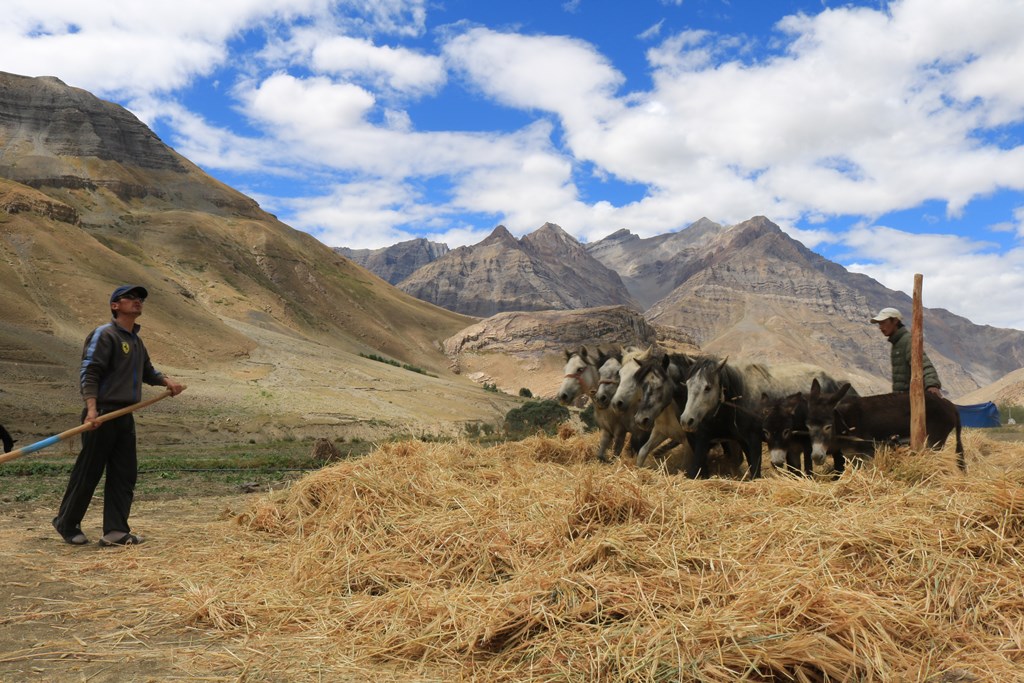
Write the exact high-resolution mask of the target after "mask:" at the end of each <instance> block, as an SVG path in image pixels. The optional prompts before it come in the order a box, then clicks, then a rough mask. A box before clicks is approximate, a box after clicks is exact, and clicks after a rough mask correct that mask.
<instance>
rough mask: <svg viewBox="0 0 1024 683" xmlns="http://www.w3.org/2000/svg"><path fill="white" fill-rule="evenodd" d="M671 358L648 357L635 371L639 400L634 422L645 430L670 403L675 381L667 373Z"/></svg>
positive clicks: (651, 425) (649, 427)
mask: <svg viewBox="0 0 1024 683" xmlns="http://www.w3.org/2000/svg"><path fill="white" fill-rule="evenodd" d="M670 364H671V359H670V358H669V357H668V356H662V357H661V358H648V359H646V360H643V361H641V362H640V367H639V369H638V370H637V373H636V381H637V385H638V386H639V387H640V402H639V404H638V405H637V409H636V418H635V419H636V423H637V425H638V426H640V427H641V428H643V429H645V430H650V429H651V428H653V426H654V421H655V420H657V419H658V416H659V415H661V413H662V411H664V410H665V409H666V408H668V406H669V404H670V403H672V398H673V395H674V394H675V384H676V383H675V382H674V381H673V380H672V378H671V376H670V374H669V367H670Z"/></svg>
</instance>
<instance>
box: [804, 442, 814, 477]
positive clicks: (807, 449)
mask: <svg viewBox="0 0 1024 683" xmlns="http://www.w3.org/2000/svg"><path fill="white" fill-rule="evenodd" d="M801 448H802V450H803V454H804V474H805V475H807V476H808V477H811V478H813V477H814V458H812V457H811V451H812V448H811V441H810V439H808V440H807V441H806V442H805V443H804V444H803V446H801Z"/></svg>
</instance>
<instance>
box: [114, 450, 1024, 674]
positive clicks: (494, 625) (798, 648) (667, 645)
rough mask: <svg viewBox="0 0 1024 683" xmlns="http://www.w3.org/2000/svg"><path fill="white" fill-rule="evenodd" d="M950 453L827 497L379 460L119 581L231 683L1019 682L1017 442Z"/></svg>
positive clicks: (291, 493)
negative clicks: (963, 454) (226, 657)
mask: <svg viewBox="0 0 1024 683" xmlns="http://www.w3.org/2000/svg"><path fill="white" fill-rule="evenodd" d="M966 442H967V447H968V467H969V476H967V477H966V478H965V477H963V476H961V475H960V474H958V473H957V472H956V470H955V466H953V465H952V463H953V453H952V449H951V445H947V447H946V449H945V450H944V451H942V452H941V453H939V454H931V453H929V454H925V455H914V454H911V453H909V452H907V451H905V450H903V451H890V452H886V453H884V454H880V455H879V457H878V459H877V461H876V462H875V463H874V465H873V466H866V467H864V468H860V469H855V470H852V471H850V472H848V473H847V474H846V475H844V476H843V478H842V479H840V480H839V481H837V482H833V481H831V480H825V479H822V480H817V481H807V480H802V479H797V478H793V477H789V476H771V475H770V476H769V477H767V478H766V479H763V480H760V481H757V482H740V481H731V480H724V479H711V480H707V481H697V482H694V481H689V480H686V479H684V478H682V477H666V476H665V475H663V474H661V473H659V472H654V471H650V470H646V469H644V470H637V469H635V468H633V467H631V466H629V464H628V463H619V464H617V465H612V466H607V465H599V464H597V463H594V462H593V461H592V457H591V454H592V453H593V450H594V446H595V437H594V436H592V435H587V436H579V435H576V434H575V433H573V432H572V430H569V431H567V432H566V433H563V434H562V436H560V437H543V436H537V437H534V438H530V439H526V440H524V441H522V442H518V443H509V444H504V445H500V446H496V447H493V448H487V449H482V448H479V447H476V446H474V445H471V444H468V443H456V444H437V443H421V442H414V441H409V442H401V443H394V444H388V445H385V446H382V447H380V448H379V449H378V450H377V451H375V452H374V453H372V454H370V455H369V456H367V457H365V458H361V459H358V460H351V461H345V462H341V463H339V464H336V465H333V466H330V467H328V468H325V469H323V470H320V471H318V472H315V473H313V474H310V475H309V476H306V477H305V478H303V479H302V480H300V481H298V482H297V483H295V484H294V485H293V486H292V487H290V488H289V489H287V490H284V491H280V492H277V493H274V494H270V495H266V496H263V497H261V498H260V499H258V500H255V501H252V502H251V504H250V505H248V507H247V508H246V509H245V510H244V511H242V512H241V513H240V514H238V515H236V516H235V517H234V518H233V519H234V522H235V524H234V525H232V526H231V527H229V528H228V530H227V531H224V529H223V527H221V529H222V533H223V534H224V538H223V539H221V540H217V539H210V540H209V543H208V544H195V545H194V546H193V547H191V549H190V550H189V551H187V552H185V551H181V552H182V554H183V556H182V557H180V558H179V561H178V563H177V564H176V565H175V566H176V567H177V568H178V569H177V570H176V571H172V569H171V568H170V567H168V566H166V564H160V563H157V562H152V561H150V562H146V561H139V563H138V566H136V567H134V568H133V569H132V572H133V576H138V580H139V581H140V582H142V583H143V584H144V585H147V586H150V587H151V589H152V590H153V591H154V597H153V598H152V601H151V602H150V603H148V606H147V607H146V608H145V609H144V610H142V613H141V614H140V615H139V616H138V618H139V619H143V622H144V626H142V627H140V629H138V631H139V632H141V633H145V632H146V631H147V630H149V631H151V632H159V631H161V630H163V629H168V628H181V627H185V628H187V629H188V630H189V631H191V632H193V633H195V634H199V635H197V636H196V638H197V639H198V640H199V641H202V642H204V643H206V644H205V645H204V647H207V648H209V649H210V650H213V649H214V645H213V644H214V643H221V644H222V647H224V648H225V649H231V651H233V652H235V653H237V654H236V655H235V656H236V657H238V659H239V662H242V661H244V664H240V663H239V664H237V666H238V668H239V669H241V670H242V675H240V677H239V678H240V679H241V680H320V679H321V677H322V679H323V680H416V681H434V680H437V681H441V680H480V681H527V680H546V681H723V682H724V681H737V680H748V681H1014V680H1016V681H1021V680H1024V674H1022V673H1021V672H1022V671H1024V593H1022V583H1021V580H1022V576H1024V574H1022V569H1024V568H1022V559H1024V552H1022V551H1024V445H1017V444H998V445H993V444H994V442H990V441H988V440H987V439H985V438H984V437H982V436H979V435H976V434H975V433H971V434H969V435H968V437H967V439H966ZM982 451H986V452H987V453H988V455H986V456H984V457H982V456H980V455H978V454H979V453H980V452H982ZM769 469H770V467H769ZM219 524H220V525H225V524H230V523H229V522H220V523H219ZM143 548H145V546H143ZM140 609H141V608H140ZM204 661H206V660H205V659H203V658H201V657H198V656H197V659H196V662H199V663H201V662H204ZM199 663H197V664H196V666H197V667H199V666H200V664H199ZM207 673H209V672H207Z"/></svg>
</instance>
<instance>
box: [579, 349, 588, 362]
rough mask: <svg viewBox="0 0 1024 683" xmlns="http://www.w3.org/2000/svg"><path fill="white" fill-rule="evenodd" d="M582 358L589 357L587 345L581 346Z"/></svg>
mask: <svg viewBox="0 0 1024 683" xmlns="http://www.w3.org/2000/svg"><path fill="white" fill-rule="evenodd" d="M580 358H582V359H583V360H586V359H587V347H586V346H581V347H580Z"/></svg>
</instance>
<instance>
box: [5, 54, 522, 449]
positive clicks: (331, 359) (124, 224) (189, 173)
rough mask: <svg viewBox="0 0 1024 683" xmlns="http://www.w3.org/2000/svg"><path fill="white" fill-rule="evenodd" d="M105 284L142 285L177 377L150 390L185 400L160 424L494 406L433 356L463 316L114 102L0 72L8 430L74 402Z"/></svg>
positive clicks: (57, 418) (342, 422) (40, 425)
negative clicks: (268, 207)
mask: <svg viewBox="0 0 1024 683" xmlns="http://www.w3.org/2000/svg"><path fill="white" fill-rule="evenodd" d="M124 282H133V283H140V284H144V285H146V286H147V287H148V288H149V291H150V298H149V301H148V302H147V307H146V309H145V314H144V316H143V318H142V319H141V320H140V323H141V324H142V325H143V335H144V338H145V340H146V343H147V346H148V347H149V349H150V352H151V353H152V355H153V357H154V359H155V360H156V361H157V364H158V366H159V367H161V368H163V369H165V370H167V371H168V372H170V373H172V374H174V375H176V376H179V377H180V378H181V379H183V380H184V381H185V383H186V384H189V385H190V389H189V391H188V392H187V393H186V394H184V395H183V397H182V400H175V401H168V402H165V404H163V405H162V406H161V411H160V414H161V415H165V416H167V415H174V414H175V413H177V412H180V413H181V415H183V416H185V415H187V417H188V419H189V421H188V423H187V428H185V429H182V428H181V427H180V425H181V424H182V422H181V421H180V420H179V421H177V422H176V423H175V424H176V425H177V426H174V425H171V424H170V423H168V425H167V426H166V429H167V430H168V432H173V433H174V434H176V435H177V438H182V437H183V436H184V435H186V434H187V435H190V436H197V435H198V436H203V437H208V438H211V439H223V438H238V434H242V433H244V434H246V435H252V437H253V438H264V437H269V436H275V435H277V436H280V435H282V434H291V435H292V436H302V435H313V434H316V435H324V434H322V432H323V430H326V429H332V430H333V433H332V434H328V436H336V435H338V434H339V433H340V434H344V433H345V431H344V430H349V433H353V434H355V433H358V432H359V430H361V429H364V428H367V427H368V426H369V425H373V426H374V429H375V431H376V434H372V435H371V434H362V436H376V435H378V434H379V432H380V430H382V429H383V430H387V429H400V430H408V429H411V428H415V429H418V430H420V429H423V430H428V431H430V430H438V429H441V430H444V429H446V428H448V427H452V426H454V427H455V428H457V425H459V424H461V423H462V422H463V421H464V420H473V421H479V420H482V419H488V420H493V419H495V418H499V419H500V416H502V415H504V412H505V410H507V407H504V406H505V405H506V404H507V405H514V402H512V401H507V400H506V398H505V397H502V396H497V395H487V396H485V397H481V396H480V394H481V393H482V391H481V389H480V388H479V387H478V386H476V385H473V384H472V383H471V382H469V381H467V380H465V378H462V377H459V376H457V375H454V374H452V373H451V372H450V371H449V369H448V363H449V361H448V359H447V358H446V357H445V356H444V355H443V354H442V352H441V349H440V345H441V341H442V340H444V339H446V338H448V337H450V336H451V335H452V334H454V333H455V332H457V331H458V330H460V329H462V328H464V327H465V326H467V325H468V324H470V323H472V322H473V319H472V318H468V317H466V316H463V315H460V314H457V313H453V312H451V311H447V310H444V309H440V308H437V307H435V306H432V305H430V304H427V303H424V302H423V301H421V300H418V299H416V298H413V297H411V296H409V295H407V294H405V293H403V292H401V291H400V290H398V289H396V288H395V287H393V286H391V285H390V284H388V283H386V282H384V281H383V280H381V279H380V278H378V277H377V276H375V275H373V274H371V273H370V272H368V271H367V270H366V269H364V268H362V267H360V266H358V265H356V264H355V263H353V262H351V261H349V260H348V259H345V258H343V257H341V256H339V255H338V254H335V253H334V252H332V251H331V249H329V248H328V247H326V246H324V245H323V244H321V243H320V242H318V241H317V240H316V239H314V238H313V237H311V236H310V235H308V234H306V233H303V232H300V231H297V230H294V229H292V228H290V227H289V226H287V225H285V224H283V223H281V222H280V221H278V220H277V219H276V218H275V217H274V216H272V215H270V214H268V213H266V212H264V211H262V210H261V209H260V208H259V206H258V205H257V203H256V202H255V201H253V200H252V199H250V198H248V197H246V196H245V195H243V194H241V193H239V192H237V191H235V190H233V189H232V188H230V187H228V186H226V185H224V184H223V183H220V182H218V181H217V180H215V179H213V178H211V177H210V176H208V175H207V174H206V173H204V172H203V171H202V170H200V169H199V168H198V167H196V166H195V165H194V164H192V163H191V162H189V161H188V160H187V159H185V158H184V157H182V156H180V155H179V154H177V153H176V152H175V151H174V150H172V149H170V148H169V147H167V146H166V145H165V144H164V143H163V142H161V141H160V139H159V138H158V137H157V136H156V135H154V134H153V132H152V131H150V130H149V129H148V128H147V127H146V126H145V125H144V124H143V123H142V122H140V121H139V120H138V119H137V118H136V117H135V116H133V115H132V114H131V113H130V112H128V111H126V110H124V109H122V108H121V107H118V106H116V105H114V104H111V103H109V102H104V101H102V100H100V99H98V98H96V97H94V96H93V95H91V94H90V93H88V92H86V91H84V90H80V89H77V88H72V87H69V86H67V85H65V84H64V83H62V82H61V81H59V80H57V79H55V78H27V77H23V76H16V75H12V74H5V73H0V301H3V305H2V306H0V415H2V416H3V418H2V422H3V423H4V424H5V426H7V427H8V429H12V427H13V429H16V430H19V431H20V432H21V433H22V437H21V438H22V440H25V439H26V437H25V436H24V435H25V433H31V432H32V431H33V430H37V431H35V433H36V434H51V433H55V432H54V431H53V430H54V429H55V427H59V426H61V425H62V424H64V423H65V422H66V421H67V419H69V417H70V416H73V415H75V414H77V411H78V408H79V406H80V403H81V401H80V398H79V397H78V395H77V390H76V388H75V371H76V367H77V364H78V359H79V356H80V353H81V344H82V340H83V339H84V338H85V335H86V333H87V332H88V331H89V330H91V329H92V328H93V327H95V326H96V325H98V324H101V323H103V322H105V321H106V320H108V319H109V308H108V306H107V303H106V302H107V297H109V294H110V292H111V290H113V288H114V287H115V286H116V285H117V284H120V283H124ZM370 355H377V356H383V357H387V358H392V359H396V360H398V361H402V362H404V363H407V364H410V365H413V366H416V367H419V368H421V369H423V370H425V371H426V372H428V373H430V375H433V376H429V375H425V374H416V373H411V372H409V371H407V370H403V369H401V368H395V367H393V366H391V365H387V364H384V363H379V362H376V361H374V360H371V359H368V358H367V356H370ZM438 394H443V395H445V397H446V400H445V401H444V402H439V401H437V400H436V396H437V395H438ZM185 397H187V398H185ZM168 419H169V418H168ZM446 425H447V426H448V427H446ZM66 427H67V425H64V428H66ZM339 430H340V431H339ZM12 431H13V430H12ZM57 431H59V430H57ZM318 432H320V433H318Z"/></svg>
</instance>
